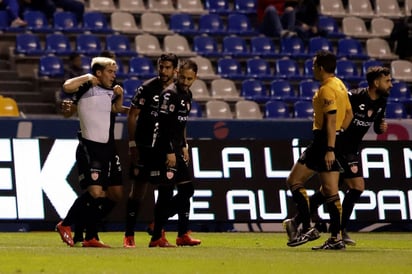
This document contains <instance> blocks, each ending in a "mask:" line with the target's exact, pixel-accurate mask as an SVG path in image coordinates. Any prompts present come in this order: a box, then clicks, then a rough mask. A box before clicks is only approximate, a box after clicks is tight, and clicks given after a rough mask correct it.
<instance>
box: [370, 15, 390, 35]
mask: <svg viewBox="0 0 412 274" xmlns="http://www.w3.org/2000/svg"><path fill="white" fill-rule="evenodd" d="M393 27H394V23H393V21H392V20H391V19H389V18H383V17H378V18H373V19H372V20H371V34H372V35H373V36H376V37H381V38H388V37H390V35H391V33H392V30H393Z"/></svg>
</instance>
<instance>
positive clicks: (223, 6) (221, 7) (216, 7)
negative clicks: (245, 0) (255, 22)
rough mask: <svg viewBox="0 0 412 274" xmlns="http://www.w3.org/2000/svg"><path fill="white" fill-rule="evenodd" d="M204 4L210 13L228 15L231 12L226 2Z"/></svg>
mask: <svg viewBox="0 0 412 274" xmlns="http://www.w3.org/2000/svg"><path fill="white" fill-rule="evenodd" d="M204 3H205V8H206V9H207V10H208V11H209V12H210V13H219V14H228V13H230V12H232V9H231V8H230V7H229V2H228V1H226V0H205V1H204Z"/></svg>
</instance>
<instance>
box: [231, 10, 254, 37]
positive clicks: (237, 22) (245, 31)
mask: <svg viewBox="0 0 412 274" xmlns="http://www.w3.org/2000/svg"><path fill="white" fill-rule="evenodd" d="M227 32H228V33H229V34H234V35H240V36H242V35H246V36H253V35H257V31H256V30H255V28H254V26H253V25H252V23H251V22H250V20H249V17H248V16H247V15H245V14H239V13H231V14H229V16H228V17H227Z"/></svg>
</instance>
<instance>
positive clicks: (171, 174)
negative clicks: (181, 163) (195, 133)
mask: <svg viewBox="0 0 412 274" xmlns="http://www.w3.org/2000/svg"><path fill="white" fill-rule="evenodd" d="M174 176H175V173H174V172H173V171H171V170H168V171H167V172H166V178H167V179H169V180H172V179H173V177H174Z"/></svg>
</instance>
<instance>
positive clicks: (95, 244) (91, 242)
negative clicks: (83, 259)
mask: <svg viewBox="0 0 412 274" xmlns="http://www.w3.org/2000/svg"><path fill="white" fill-rule="evenodd" d="M83 247H102V248H110V246H109V245H107V244H105V243H103V242H102V241H98V240H96V238H93V239H91V240H85V241H84V242H83Z"/></svg>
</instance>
